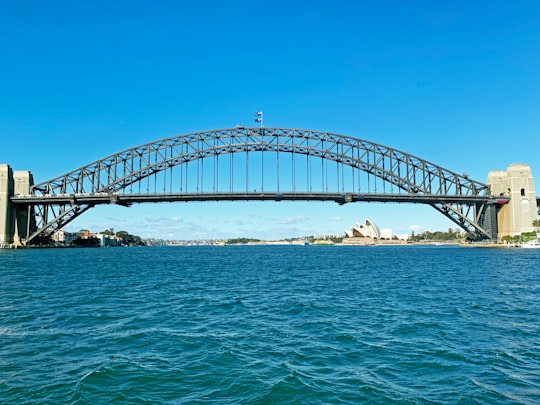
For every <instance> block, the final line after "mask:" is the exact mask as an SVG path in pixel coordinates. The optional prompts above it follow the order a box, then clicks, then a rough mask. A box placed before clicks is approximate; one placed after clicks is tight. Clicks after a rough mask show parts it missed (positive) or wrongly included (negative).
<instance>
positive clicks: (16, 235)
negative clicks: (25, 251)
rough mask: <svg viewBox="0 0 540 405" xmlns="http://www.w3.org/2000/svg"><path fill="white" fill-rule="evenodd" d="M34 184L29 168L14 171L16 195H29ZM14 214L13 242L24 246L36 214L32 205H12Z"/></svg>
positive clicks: (14, 190) (14, 191)
mask: <svg viewBox="0 0 540 405" xmlns="http://www.w3.org/2000/svg"><path fill="white" fill-rule="evenodd" d="M33 185H34V178H33V176H32V173H30V172H29V171H28V170H18V171H15V172H13V193H14V194H15V195H28V194H30V189H31V187H32V186H33ZM12 216H13V220H14V223H13V244H14V245H15V246H22V245H24V244H25V241H26V238H27V237H28V233H29V231H31V230H32V229H33V228H34V223H33V222H34V215H33V209H32V207H30V208H29V207H25V206H21V205H12Z"/></svg>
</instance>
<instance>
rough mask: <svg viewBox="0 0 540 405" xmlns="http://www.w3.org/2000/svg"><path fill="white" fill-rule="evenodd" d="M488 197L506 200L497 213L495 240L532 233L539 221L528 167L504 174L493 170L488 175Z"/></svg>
mask: <svg viewBox="0 0 540 405" xmlns="http://www.w3.org/2000/svg"><path fill="white" fill-rule="evenodd" d="M487 182H488V184H489V185H490V186H491V193H492V194H493V195H494V196H495V197H497V196H500V197H509V198H510V201H509V202H508V204H505V205H503V206H502V207H501V208H500V209H499V210H498V213H497V224H498V234H499V235H498V236H499V238H502V237H504V236H517V235H520V234H522V233H523V232H532V231H534V230H535V228H534V227H533V224H532V223H533V221H534V220H535V219H538V207H537V204H536V192H535V190H534V179H533V176H532V172H531V169H530V167H529V166H527V165H524V164H512V165H510V166H509V167H508V169H507V170H506V171H504V170H493V171H491V172H490V173H489V175H488V181H487Z"/></svg>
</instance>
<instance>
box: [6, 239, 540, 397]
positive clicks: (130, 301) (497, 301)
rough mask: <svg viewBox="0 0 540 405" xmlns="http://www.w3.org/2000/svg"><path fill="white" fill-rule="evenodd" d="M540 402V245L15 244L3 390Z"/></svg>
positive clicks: (9, 255)
mask: <svg viewBox="0 0 540 405" xmlns="http://www.w3.org/2000/svg"><path fill="white" fill-rule="evenodd" d="M110 402H116V403H149V404H154V403H173V404H190V403H193V404H202V403H211V404H214V403H222V404H231V403H241V404H244V403H245V404H273V403H297V404H334V403H398V404H400V403H405V404H407V403H410V404H417V403H420V404H422V403H463V404H469V403H473V404H474V403H478V404H492V403H509V404H511V403H516V404H536V403H540V251H537V250H533V251H530V250H520V249H474V248H457V247H432V248H428V247H314V246H287V247H279V246H268V247H264V246H261V247H188V248H181V247H172V248H170V247H167V248H165V247H164V248H110V249H65V250H54V249H53V250H4V251H0V403H3V404H4V403H5V404H20V403H55V404H56V403H72V404H100V403H110Z"/></svg>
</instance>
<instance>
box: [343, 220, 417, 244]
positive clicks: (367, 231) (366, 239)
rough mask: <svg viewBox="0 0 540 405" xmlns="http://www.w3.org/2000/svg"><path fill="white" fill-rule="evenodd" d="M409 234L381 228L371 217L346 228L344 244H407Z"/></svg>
mask: <svg viewBox="0 0 540 405" xmlns="http://www.w3.org/2000/svg"><path fill="white" fill-rule="evenodd" d="M407 238H408V235H400V236H398V235H394V234H393V233H392V230H391V229H383V230H380V229H379V227H378V226H377V224H376V223H375V222H373V221H371V220H370V219H367V218H366V220H365V221H364V223H363V224H361V223H357V224H355V225H354V226H353V227H352V228H351V229H346V230H345V238H343V242H342V243H343V244H347V245H376V244H392V245H395V244H405V243H407Z"/></svg>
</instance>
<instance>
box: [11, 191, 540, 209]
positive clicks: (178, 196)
mask: <svg viewBox="0 0 540 405" xmlns="http://www.w3.org/2000/svg"><path fill="white" fill-rule="evenodd" d="M539 200H540V198H539ZM11 201H12V202H13V203H15V204H24V205H38V204H43V203H48V204H59V205H62V204H70V205H74V204H83V205H92V206H93V205H98V204H117V205H125V206H129V205H131V204H134V203H145V202H153V203H158V202H189V201H334V202H336V203H338V204H346V203H352V202H395V203H405V202H407V203H421V204H435V203H458V204H459V203H463V204H472V203H486V202H488V203H489V202H490V201H491V202H493V203H496V200H492V199H491V198H490V197H487V196H481V195H469V196H466V195H461V196H460V195H427V194H380V193H377V194H375V193H365V194H363V193H324V192H298V193H297V192H294V193H290V192H287V193H280V192H265V191H259V192H257V191H253V192H233V193H231V192H223V193H219V192H214V193H156V194H123V193H83V194H36V195H17V196H13V197H11Z"/></svg>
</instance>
